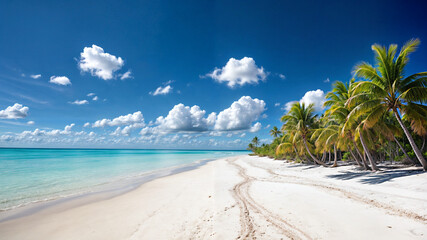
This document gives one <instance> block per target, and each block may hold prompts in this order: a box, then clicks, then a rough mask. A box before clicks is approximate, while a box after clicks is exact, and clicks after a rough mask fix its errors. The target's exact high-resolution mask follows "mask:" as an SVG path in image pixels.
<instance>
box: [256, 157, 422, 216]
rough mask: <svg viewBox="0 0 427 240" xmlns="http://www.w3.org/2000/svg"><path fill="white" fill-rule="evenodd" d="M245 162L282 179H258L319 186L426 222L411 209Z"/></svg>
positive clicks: (393, 213)
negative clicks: (400, 207)
mask: <svg viewBox="0 0 427 240" xmlns="http://www.w3.org/2000/svg"><path fill="white" fill-rule="evenodd" d="M247 164H249V165H250V166H252V167H255V168H259V169H263V170H265V171H266V172H268V173H269V174H270V175H272V176H275V177H276V178H281V179H282V180H270V179H259V180H260V181H268V182H277V183H292V184H299V185H305V186H311V187H317V188H321V189H324V190H327V191H330V192H334V193H338V194H342V195H344V196H345V197H347V198H349V199H352V200H354V201H357V202H360V203H364V204H367V205H370V206H372V207H376V208H379V209H383V210H386V212H387V213H388V214H390V215H395V216H400V217H406V218H410V219H413V220H416V221H419V222H422V223H427V218H426V217H424V216H422V215H419V214H417V213H414V212H411V211H407V210H403V209H399V208H397V207H395V206H391V205H387V204H385V203H380V202H378V201H376V200H373V199H367V198H364V197H362V196H360V195H358V194H355V193H352V192H350V191H347V190H345V189H342V188H339V187H333V186H329V185H324V184H320V183H319V182H313V181H312V180H310V179H308V178H304V177H298V176H291V175H282V174H278V173H276V172H274V171H273V170H271V169H269V168H264V167H261V166H258V165H256V164H253V163H249V162H247ZM285 179H286V180H285Z"/></svg>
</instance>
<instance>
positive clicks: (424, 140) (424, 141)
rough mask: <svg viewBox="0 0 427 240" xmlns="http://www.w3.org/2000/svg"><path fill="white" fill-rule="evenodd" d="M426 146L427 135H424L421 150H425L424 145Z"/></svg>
mask: <svg viewBox="0 0 427 240" xmlns="http://www.w3.org/2000/svg"><path fill="white" fill-rule="evenodd" d="M425 146H426V135H424V136H423V145H422V146H421V149H420V150H421V152H423V151H424V147H425Z"/></svg>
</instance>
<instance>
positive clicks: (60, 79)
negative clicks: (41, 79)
mask: <svg viewBox="0 0 427 240" xmlns="http://www.w3.org/2000/svg"><path fill="white" fill-rule="evenodd" d="M49 82H50V83H54V84H58V85H63V86H67V85H71V81H70V79H68V78H67V77H65V76H52V77H50V81H49Z"/></svg>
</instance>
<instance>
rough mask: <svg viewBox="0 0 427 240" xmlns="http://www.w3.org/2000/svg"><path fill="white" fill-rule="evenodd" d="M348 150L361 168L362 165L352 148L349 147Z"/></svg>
mask: <svg viewBox="0 0 427 240" xmlns="http://www.w3.org/2000/svg"><path fill="white" fill-rule="evenodd" d="M347 150H348V151H349V152H350V154H351V156H352V157H353V158H354V161H356V163H357V165H359V166H360V167H361V166H362V164H361V163H360V161H359V159H358V158H357V157H356V155H354V152H353V151H352V150H351V148H350V146H347Z"/></svg>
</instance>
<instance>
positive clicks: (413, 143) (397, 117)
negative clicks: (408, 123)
mask: <svg viewBox="0 0 427 240" xmlns="http://www.w3.org/2000/svg"><path fill="white" fill-rule="evenodd" d="M393 112H394V116H395V117H396V119H397V121H398V122H399V124H400V127H401V128H402V129H403V132H405V135H406V137H407V138H408V140H409V143H410V144H411V147H412V149H413V150H414V152H415V155H416V156H417V158H418V161H420V163H421V165H422V166H423V169H424V171H426V170H427V162H426V160H425V159H424V157H423V154H422V153H421V151H420V149H419V148H418V147H417V145H416V144H415V141H414V139H413V138H412V136H411V133H410V132H409V131H408V129H407V128H406V127H405V125H403V122H402V119H401V118H400V116H399V114H398V113H397V110H393Z"/></svg>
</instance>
